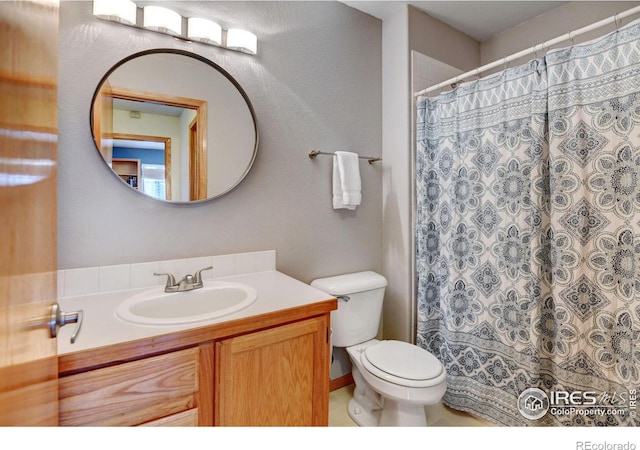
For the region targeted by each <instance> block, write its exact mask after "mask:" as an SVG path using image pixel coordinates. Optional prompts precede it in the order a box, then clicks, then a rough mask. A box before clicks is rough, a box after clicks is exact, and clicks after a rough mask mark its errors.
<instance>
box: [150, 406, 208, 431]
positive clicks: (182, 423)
mask: <svg viewBox="0 0 640 450" xmlns="http://www.w3.org/2000/svg"><path fill="white" fill-rule="evenodd" d="M139 426H141V427H197V426H198V409H197V408H195V409H190V410H189V411H184V412H181V413H178V414H173V415H171V416H167V417H162V418H160V419H156V420H152V421H151V422H147V423H143V424H142V425H139Z"/></svg>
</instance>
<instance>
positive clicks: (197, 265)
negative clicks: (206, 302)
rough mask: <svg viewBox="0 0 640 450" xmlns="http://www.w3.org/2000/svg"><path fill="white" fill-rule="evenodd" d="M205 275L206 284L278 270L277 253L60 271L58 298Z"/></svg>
mask: <svg viewBox="0 0 640 450" xmlns="http://www.w3.org/2000/svg"><path fill="white" fill-rule="evenodd" d="M208 266H213V269H212V270H206V271H204V272H202V278H203V280H207V279H211V278H219V277H226V276H232V275H242V274H245V273H252V272H264V271H268V270H276V252H275V250H267V251H259V252H249V253H234V254H228V255H217V256H202V257H197V258H185V259H171V260H164V261H151V262H144V263H135V264H118V265H112V266H96V267H83V268H78V269H66V270H58V298H66V297H78V296H83V295H92V294H99V293H107V292H117V291H124V290H128V289H138V288H145V287H153V286H158V285H163V284H165V283H166V281H167V280H166V277H164V276H154V275H153V273H154V272H157V273H167V272H169V273H171V274H173V275H174V276H175V277H176V280H180V279H181V278H182V277H184V276H185V275H187V274H191V275H193V274H194V273H195V272H196V271H197V270H199V269H203V268H205V267H208Z"/></svg>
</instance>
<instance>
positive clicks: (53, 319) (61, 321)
mask: <svg viewBox="0 0 640 450" xmlns="http://www.w3.org/2000/svg"><path fill="white" fill-rule="evenodd" d="M82 317H83V312H82V310H79V311H74V312H68V313H67V312H64V311H62V310H61V309H60V305H59V304H57V303H54V304H53V305H52V306H51V315H50V316H49V330H50V331H51V337H52V338H54V337H57V336H58V330H60V328H61V327H63V326H65V325H67V324H69V323H75V324H77V325H76V329H75V330H73V334H72V335H71V343H72V344H73V343H75V342H76V338H77V337H78V333H80V327H82Z"/></svg>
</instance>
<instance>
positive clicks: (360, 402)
mask: <svg viewBox="0 0 640 450" xmlns="http://www.w3.org/2000/svg"><path fill="white" fill-rule="evenodd" d="M311 286H313V287H315V288H316V289H319V290H321V291H324V292H326V293H328V294H331V295H333V296H334V297H336V298H337V299H338V309H337V310H335V311H332V312H331V328H332V345H333V346H334V347H344V348H345V349H346V351H347V354H348V355H349V358H350V359H351V363H352V371H351V373H352V375H353V380H354V382H355V389H354V393H353V398H352V399H351V400H350V401H349V416H350V417H351V418H352V419H353V421H354V422H356V423H357V424H358V425H360V426H426V425H427V420H426V416H425V410H424V407H425V405H430V404H434V403H438V402H439V401H440V400H441V399H442V397H443V396H444V393H445V391H446V389H447V382H446V372H445V369H444V366H443V365H442V364H441V363H440V361H438V359H437V358H436V357H435V356H434V355H432V354H431V353H429V352H428V351H426V350H424V349H422V348H420V347H418V346H416V345H412V344H409V343H407V342H402V341H395V340H377V339H375V337H376V335H377V334H378V327H379V324H380V316H381V313H382V301H383V298H384V290H385V287H386V286H387V280H386V279H385V278H384V277H383V276H382V275H379V274H377V273H375V272H357V273H351V274H346V275H339V276H335V277H329V278H319V279H317V280H314V281H313V282H312V283H311Z"/></svg>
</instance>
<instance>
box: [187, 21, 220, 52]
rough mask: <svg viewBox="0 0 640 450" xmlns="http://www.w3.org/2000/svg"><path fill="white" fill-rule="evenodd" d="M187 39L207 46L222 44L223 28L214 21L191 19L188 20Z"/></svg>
mask: <svg viewBox="0 0 640 450" xmlns="http://www.w3.org/2000/svg"><path fill="white" fill-rule="evenodd" d="M187 38H188V39H189V40H192V41H199V42H203V43H205V44H211V45H220V44H222V27H221V26H220V25H218V24H217V23H215V22H213V21H212V20H207V19H200V18H198V17H190V18H189V19H188V20H187Z"/></svg>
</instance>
